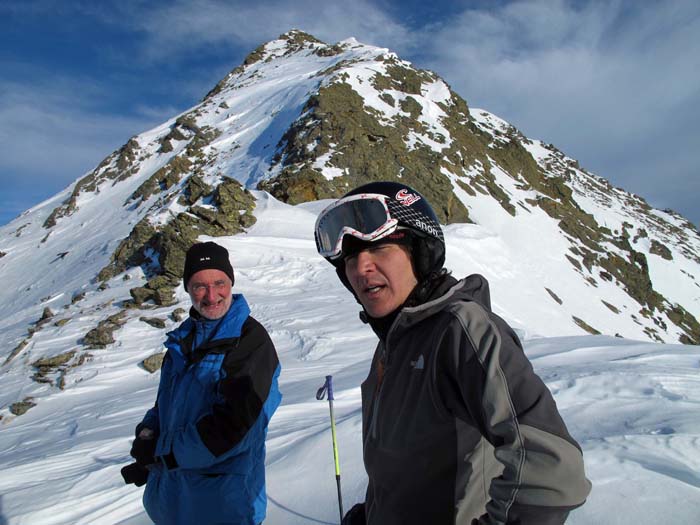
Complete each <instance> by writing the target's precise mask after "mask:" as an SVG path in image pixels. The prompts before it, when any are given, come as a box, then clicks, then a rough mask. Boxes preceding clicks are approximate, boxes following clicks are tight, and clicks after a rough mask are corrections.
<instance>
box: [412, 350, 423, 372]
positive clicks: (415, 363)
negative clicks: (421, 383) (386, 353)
mask: <svg viewBox="0 0 700 525" xmlns="http://www.w3.org/2000/svg"><path fill="white" fill-rule="evenodd" d="M411 366H412V367H413V369H414V370H423V369H424V368H425V359H424V358H423V354H421V355H420V356H418V359H416V360H415V361H411Z"/></svg>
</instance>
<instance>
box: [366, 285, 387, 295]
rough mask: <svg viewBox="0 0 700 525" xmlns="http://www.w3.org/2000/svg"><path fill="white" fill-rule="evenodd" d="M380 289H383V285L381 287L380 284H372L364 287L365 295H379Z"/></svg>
mask: <svg viewBox="0 0 700 525" xmlns="http://www.w3.org/2000/svg"><path fill="white" fill-rule="evenodd" d="M382 288H384V285H382V284H373V285H370V286H367V287H365V293H366V294H367V295H374V294H377V293H379V292H380V291H381V289H382Z"/></svg>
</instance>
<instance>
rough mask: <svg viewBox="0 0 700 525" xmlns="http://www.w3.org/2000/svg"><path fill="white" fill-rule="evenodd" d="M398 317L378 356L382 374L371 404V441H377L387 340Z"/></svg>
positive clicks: (393, 324) (385, 373) (387, 349)
mask: <svg viewBox="0 0 700 525" xmlns="http://www.w3.org/2000/svg"><path fill="white" fill-rule="evenodd" d="M400 317H401V312H399V314H398V315H397V316H396V319H394V322H393V323H392V325H391V328H389V331H388V332H387V334H386V340H385V341H384V349H383V352H382V355H380V356H379V362H380V364H382V368H383V373H382V376H381V380H380V381H379V384H378V386H377V392H376V394H375V396H374V403H372V418H371V419H370V423H369V429H370V431H369V435H370V438H372V439H373V440H376V439H377V419H378V414H379V401H380V399H381V395H382V385H383V384H384V381H386V375H387V373H388V372H389V339H390V337H391V334H392V332H393V331H394V329H395V328H396V326H397V324H398V321H399V318H400Z"/></svg>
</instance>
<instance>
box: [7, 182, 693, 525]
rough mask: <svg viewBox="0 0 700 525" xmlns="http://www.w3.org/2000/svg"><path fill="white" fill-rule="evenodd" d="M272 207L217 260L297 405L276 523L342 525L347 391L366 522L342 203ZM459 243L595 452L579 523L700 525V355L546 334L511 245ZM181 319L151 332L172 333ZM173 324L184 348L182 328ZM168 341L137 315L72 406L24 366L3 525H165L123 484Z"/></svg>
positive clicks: (273, 477)
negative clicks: (318, 245)
mask: <svg viewBox="0 0 700 525" xmlns="http://www.w3.org/2000/svg"><path fill="white" fill-rule="evenodd" d="M256 196H257V197H258V207H257V210H256V215H257V217H258V222H257V223H256V225H255V226H253V227H252V228H251V229H250V230H249V231H248V232H247V233H246V234H242V235H237V236H234V237H228V238H222V239H217V242H220V243H221V244H223V245H224V246H226V248H228V250H229V252H230V254H231V260H232V262H233V265H234V268H235V272H236V286H235V291H236V292H239V293H243V294H244V295H245V296H246V298H247V300H248V302H249V303H250V304H251V306H252V310H253V315H254V316H255V317H256V318H257V319H258V320H260V321H261V322H262V324H263V325H264V326H266V327H267V329H268V331H269V332H270V334H271V336H272V339H273V341H274V343H275V345H276V347H277V350H278V353H279V355H280V360H281V364H282V368H283V372H282V376H281V384H280V387H281V390H282V392H283V395H284V398H283V403H282V405H281V407H280V408H279V410H278V411H277V413H276V414H275V416H274V417H273V419H272V423H271V425H270V429H269V434H268V441H267V485H268V497H269V502H268V517H267V519H266V520H265V523H266V525H296V524H298V525H302V524H303V525H311V524H333V523H338V508H337V499H336V486H335V477H334V467H333V453H332V448H331V433H330V421H329V410H328V403H327V402H321V401H317V400H316V399H315V392H316V390H317V388H318V387H320V386H321V385H322V384H323V382H324V377H325V376H326V375H333V382H334V390H335V397H336V399H335V415H336V421H337V435H338V443H339V453H340V464H341V475H342V488H343V498H344V503H345V507H346V508H350V506H351V505H352V504H353V503H355V502H358V501H361V500H362V499H363V493H364V489H365V484H366V477H365V473H364V469H363V464H362V444H361V416H360V384H361V382H362V381H363V380H364V378H365V377H366V375H367V371H368V368H369V364H370V360H371V356H372V353H373V349H374V345H375V343H376V338H375V336H374V334H373V333H372V331H371V330H370V329H369V327H368V326H366V325H364V324H362V323H361V322H360V320H359V319H358V316H357V313H358V305H357V304H356V303H355V301H354V300H353V299H352V298H351V296H350V295H349V294H348V293H347V291H346V290H345V289H344V288H343V286H342V285H341V284H340V283H339V282H338V279H337V277H336V276H335V272H334V270H333V268H332V267H331V266H330V265H329V264H328V263H326V262H325V261H324V260H323V259H321V258H320V257H319V256H318V255H317V254H316V251H315V247H314V243H313V239H312V230H313V224H314V220H315V217H316V214H317V212H318V211H319V210H320V209H321V208H322V207H323V206H324V204H326V203H324V202H315V203H309V204H303V205H299V206H296V207H292V206H288V205H285V204H282V203H279V202H278V201H276V200H274V199H272V198H271V197H269V196H268V195H267V194H264V193H256ZM447 239H448V253H449V255H448V263H447V264H448V266H451V267H452V268H453V269H454V271H455V275H456V276H457V277H463V276H465V275H466V273H468V272H470V271H478V272H480V273H483V274H484V275H485V276H486V277H487V278H488V279H489V280H490V281H491V285H492V293H493V298H492V299H493V304H494V309H495V311H496V312H498V313H500V314H501V315H502V316H504V317H505V318H506V320H507V321H509V322H510V323H512V325H513V326H514V327H515V328H516V329H517V330H518V332H519V333H520V335H521V336H522V337H523V338H524V345H525V351H526V353H527V354H528V356H529V357H530V359H531V360H532V362H533V365H534V367H535V370H536V371H537V373H538V374H539V375H540V376H541V377H542V378H543V379H544V381H545V382H546V384H547V385H548V387H549V388H550V389H551V391H552V392H553V394H554V397H555V399H556V401H557V404H558V406H559V409H560V410H561V413H562V415H563V417H564V420H565V421H566V423H567V425H568V427H569V429H570V431H571V433H572V434H573V436H574V437H575V438H576V439H577V440H578V441H579V443H580V444H581V446H582V448H583V452H584V458H585V464H586V471H587V475H588V477H589V478H590V479H591V481H592V482H593V491H592V493H591V495H590V497H589V500H588V502H587V503H586V504H585V505H584V506H583V507H581V508H580V509H578V510H576V511H574V512H573V513H572V514H571V516H570V518H569V521H568V523H571V524H573V525H586V524H587V525H599V524H612V525H615V524H634V525H643V524H654V525H656V524H658V523H674V524H678V525H683V524H687V525H691V524H697V523H699V522H700V474H699V473H700V417H699V415H700V347H694V346H682V345H669V344H652V343H646V342H639V341H634V340H630V339H621V338H611V337H606V336H561V335H560V336H557V337H552V336H551V334H556V333H557V331H556V328H552V330H551V331H548V330H547V329H546V326H547V322H550V323H551V322H552V321H551V318H550V317H549V315H550V313H549V312H548V310H547V308H545V307H541V306H539V305H540V303H542V298H541V297H540V296H537V297H538V298H537V299H536V300H534V301H533V292H532V291H531V290H528V285H527V281H525V280H522V279H520V277H522V276H520V277H519V272H520V270H518V267H517V265H515V264H513V263H512V261H509V259H508V257H509V254H508V252H507V251H506V250H504V246H503V244H502V241H501V240H499V239H498V238H496V237H495V236H494V235H493V234H492V233H491V232H489V231H488V230H486V229H484V228H481V227H478V226H475V225H453V226H450V227H448V228H447ZM458 246H459V247H461V248H458ZM469 247H471V248H472V249H471V250H469V249H468V248H469ZM90 271H94V269H92V270H90ZM138 278H139V276H138V275H133V276H132V279H134V280H136V279H138ZM552 278H555V276H553V277H552ZM129 285H133V280H132V284H129V283H128V282H126V283H125V284H124V285H123V286H122V287H121V288H120V287H119V286H117V285H116V284H114V285H113V286H112V287H110V288H109V289H108V290H106V291H104V292H102V295H99V294H94V296H93V295H90V294H88V296H87V297H86V299H85V300H84V301H83V303H81V308H82V309H83V310H84V312H85V314H84V315H83V316H82V317H81V316H76V317H74V318H73V319H72V320H71V321H70V322H69V323H68V324H66V325H65V327H62V328H60V329H58V328H57V329H53V331H51V329H46V330H44V331H41V332H38V333H37V334H35V336H34V339H32V345H34V346H33V347H32V348H30V349H28V350H27V352H30V353H31V352H36V353H37V354H36V355H42V352H43V353H44V354H45V355H50V354H56V353H59V352H60V351H66V350H69V349H71V348H76V347H75V344H76V341H77V338H78V336H79V334H82V333H84V332H85V331H87V330H88V329H90V328H92V327H93V326H94V322H95V315H96V314H95V310H96V309H98V308H100V307H102V306H103V305H102V303H101V304H97V303H96V302H93V303H91V301H97V300H98V297H99V301H102V302H104V300H105V294H109V293H111V294H113V296H114V297H113V299H114V300H115V301H116V300H123V299H124V298H126V297H128V291H127V290H128V286H129ZM44 291H45V292H46V294H47V295H49V292H50V290H49V289H48V288H47V289H46V290H44ZM506 296H507V297H508V301H507V304H508V305H509V306H508V307H505V306H504V304H505V303H504V302H503V297H506ZM518 296H519V297H520V302H518V300H517V298H518ZM178 298H179V299H181V304H180V306H186V305H187V296H186V294H185V292H184V291H183V290H182V289H180V290H179V291H178ZM55 300H56V301H59V298H56V299H55ZM2 306H3V309H4V311H5V312H8V311H11V310H12V308H13V305H12V302H11V300H10V299H7V300H6V301H4V304H3V305H2ZM105 308H106V307H105ZM170 310H172V308H170V309H161V310H153V311H151V312H150V313H148V314H146V315H157V316H159V317H162V318H166V314H168V313H170ZM142 314H143V313H142ZM167 319H168V320H167V323H168V326H167V330H169V329H172V328H173V327H174V326H175V322H174V321H172V320H170V319H169V318H167ZM532 326H537V329H532ZM164 333H165V330H161V329H157V328H153V327H151V326H149V325H147V324H145V323H143V322H140V321H139V320H138V315H136V316H135V317H133V318H131V317H130V318H129V321H128V322H127V324H126V325H125V326H124V327H123V328H122V329H121V330H119V331H118V332H116V337H117V342H116V343H115V344H114V345H112V346H110V347H109V348H108V349H105V350H94V351H92V354H93V357H92V359H91V360H90V361H88V362H87V363H85V364H84V365H82V366H81V367H78V368H76V369H74V370H72V371H70V372H69V373H68V375H67V376H66V387H65V390H63V391H61V390H59V389H58V388H56V387H51V386H48V385H35V384H34V383H29V384H31V385H33V386H32V387H29V386H27V381H26V376H27V375H29V374H30V372H29V371H28V367H22V366H20V365H19V364H18V363H16V362H13V364H12V365H7V366H5V367H3V369H2V372H1V373H2V375H3V380H2V383H1V385H2V386H0V393H1V394H2V400H3V402H2V406H6V404H7V403H9V402H10V401H12V400H15V399H22V398H23V397H24V396H25V395H32V396H34V398H35V401H36V402H37V406H35V407H34V408H32V409H31V410H29V411H28V412H27V413H26V414H24V415H22V416H19V417H13V416H9V415H7V411H4V412H3V415H4V418H3V420H2V421H1V422H0V472H2V475H1V476H0V524H3V525H5V524H7V525H20V524H26V525H69V524H70V525H80V524H85V525H87V524H90V525H95V524H105V525H107V524H109V525H112V524H120V525H127V524H129V525H139V524H147V523H150V521H149V520H148V517H147V516H146V514H145V513H144V511H143V508H142V506H141V496H142V494H143V489H139V488H136V487H134V486H133V485H131V486H125V485H124V484H123V482H122V479H121V476H120V473H119V470H120V468H121V467H122V466H123V465H125V464H127V463H128V462H129V461H130V458H129V448H130V442H131V440H132V439H133V428H134V426H135V425H136V423H138V422H139V421H140V419H141V417H142V416H143V414H144V412H145V411H146V410H147V409H148V408H149V407H150V406H151V405H152V404H153V402H154V400H155V395H156V389H157V386H158V380H159V374H158V373H155V374H149V373H148V372H147V371H145V370H144V369H143V368H141V367H139V366H138V363H139V362H140V361H141V360H142V359H144V358H145V357H147V356H149V355H151V354H153V353H154V352H155V351H158V350H159V349H160V348H161V344H162V342H163V339H164ZM543 335H547V336H548V337H543ZM42 337H43V339H42ZM36 355H34V356H33V357H32V358H31V359H35V358H36ZM17 359H18V360H19V361H21V360H22V359H23V357H22V356H20V357H18V358H17ZM31 359H29V360H31ZM20 376H22V377H20ZM22 378H24V381H22ZM32 388H33V390H32Z"/></svg>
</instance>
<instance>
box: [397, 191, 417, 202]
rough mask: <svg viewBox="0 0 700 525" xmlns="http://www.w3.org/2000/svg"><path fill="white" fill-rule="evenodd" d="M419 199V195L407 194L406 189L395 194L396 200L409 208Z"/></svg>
mask: <svg viewBox="0 0 700 525" xmlns="http://www.w3.org/2000/svg"><path fill="white" fill-rule="evenodd" d="M420 199H421V196H420V195H416V194H415V193H408V190H406V189H403V190H399V192H398V193H397V194H396V200H397V201H399V202H400V203H401V204H403V205H404V206H410V205H411V204H413V203H414V202H418V201H419V200H420Z"/></svg>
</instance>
